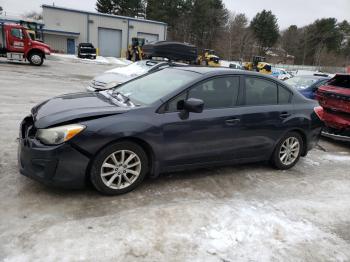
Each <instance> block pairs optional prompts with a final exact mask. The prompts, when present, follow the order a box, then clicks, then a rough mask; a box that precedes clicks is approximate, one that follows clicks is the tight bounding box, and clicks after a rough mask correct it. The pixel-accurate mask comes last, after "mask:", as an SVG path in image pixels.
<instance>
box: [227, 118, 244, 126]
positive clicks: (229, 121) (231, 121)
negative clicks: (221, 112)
mask: <svg viewBox="0 0 350 262" xmlns="http://www.w3.org/2000/svg"><path fill="white" fill-rule="evenodd" d="M240 121H241V120H240V119H239V118H231V119H227V120H226V121H225V123H226V125H228V126H233V125H236V124H238V123H239V122H240Z"/></svg>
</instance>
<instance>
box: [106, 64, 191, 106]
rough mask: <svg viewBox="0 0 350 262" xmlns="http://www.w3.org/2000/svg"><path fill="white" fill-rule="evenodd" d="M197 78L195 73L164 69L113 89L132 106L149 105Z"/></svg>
mask: <svg viewBox="0 0 350 262" xmlns="http://www.w3.org/2000/svg"><path fill="white" fill-rule="evenodd" d="M196 77H198V74H197V73H195V72H190V71H185V70H178V69H172V68H165V69H163V70H160V71H156V72H154V73H152V74H148V75H145V76H143V77H141V78H138V79H135V80H132V81H130V82H127V83H125V84H123V85H120V86H118V87H117V88H115V89H114V91H113V94H114V93H115V94H117V93H121V94H122V95H123V96H126V97H128V98H129V99H130V100H131V102H133V103H134V104H141V105H150V104H152V103H154V102H156V101H158V100H159V99H161V98H162V97H164V96H166V95H167V94H169V93H171V92H173V91H174V90H176V89H178V88H180V87H182V86H183V85H186V84H188V83H190V82H191V81H192V80H194V79H195V78H196Z"/></svg>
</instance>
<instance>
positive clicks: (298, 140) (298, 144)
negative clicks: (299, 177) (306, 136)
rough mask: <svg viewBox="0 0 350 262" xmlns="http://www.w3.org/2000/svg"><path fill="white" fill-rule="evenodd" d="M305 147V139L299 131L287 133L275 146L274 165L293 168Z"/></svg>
mask: <svg viewBox="0 0 350 262" xmlns="http://www.w3.org/2000/svg"><path fill="white" fill-rule="evenodd" d="M303 147H304V142H303V139H302V137H301V136H300V135H299V134H298V133H297V132H289V133H287V134H286V135H285V136H284V137H282V139H281V140H280V141H279V142H278V144H277V145H276V147H275V150H274V152H273V154H272V157H271V163H272V165H273V166H274V167H275V168H276V169H280V170H286V169H290V168H292V167H293V166H294V165H295V164H296V163H297V162H298V161H299V158H300V156H301V153H302V150H303Z"/></svg>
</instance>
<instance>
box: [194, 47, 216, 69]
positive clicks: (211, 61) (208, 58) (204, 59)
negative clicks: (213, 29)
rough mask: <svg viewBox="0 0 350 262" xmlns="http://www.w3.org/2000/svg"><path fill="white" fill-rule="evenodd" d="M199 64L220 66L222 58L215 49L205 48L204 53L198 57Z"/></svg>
mask: <svg viewBox="0 0 350 262" xmlns="http://www.w3.org/2000/svg"><path fill="white" fill-rule="evenodd" d="M197 64H198V65H202V66H212V67H216V66H220V58H219V57H218V56H217V55H216V53H215V51H214V50H211V49H204V52H203V54H202V55H199V56H198V58H197Z"/></svg>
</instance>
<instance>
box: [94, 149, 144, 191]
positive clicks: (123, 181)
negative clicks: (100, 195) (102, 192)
mask: <svg viewBox="0 0 350 262" xmlns="http://www.w3.org/2000/svg"><path fill="white" fill-rule="evenodd" d="M140 173H141V160H140V158H139V156H138V155H137V154H136V153H134V152H132V151H130V150H118V151H116V152H114V153H112V154H110V155H109V156H108V157H107V158H106V159H105V160H104V161H103V164H102V166H101V179H102V182H103V183H104V184H105V185H106V186H107V187H109V188H111V189H123V188H126V187H129V186H130V185H132V184H133V183H134V182H135V181H136V180H137V178H138V177H139V175H140Z"/></svg>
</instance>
